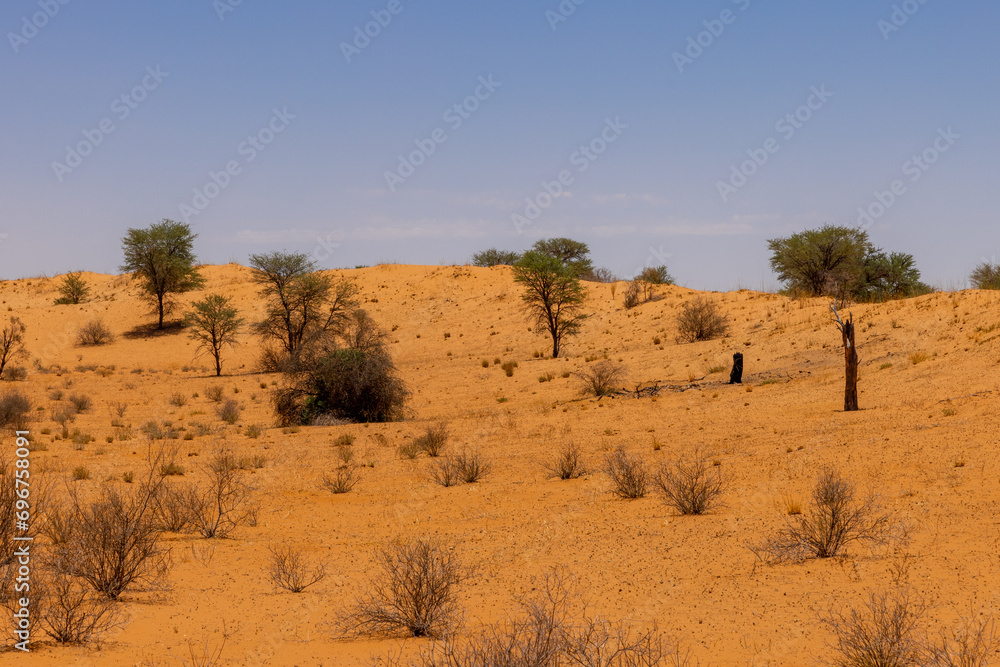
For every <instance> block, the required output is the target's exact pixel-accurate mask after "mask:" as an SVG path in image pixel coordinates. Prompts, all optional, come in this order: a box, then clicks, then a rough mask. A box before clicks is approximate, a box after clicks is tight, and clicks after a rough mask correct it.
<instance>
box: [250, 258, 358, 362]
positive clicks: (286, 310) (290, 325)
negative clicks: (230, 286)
mask: <svg viewBox="0 0 1000 667" xmlns="http://www.w3.org/2000/svg"><path fill="white" fill-rule="evenodd" d="M250 268H251V269H252V271H253V274H252V279H253V281H254V282H255V283H257V284H258V285H260V295H261V296H262V297H263V298H264V299H265V300H266V302H267V313H266V315H265V316H264V319H263V320H262V321H261V322H258V323H257V324H256V325H255V327H254V328H255V329H256V331H257V333H259V334H260V335H261V336H263V337H264V338H268V339H272V340H277V341H280V343H281V346H282V347H283V348H284V351H285V353H286V354H287V355H288V356H289V357H294V356H295V355H296V354H298V352H299V351H300V350H301V348H302V347H303V346H304V345H305V344H306V343H308V342H310V341H311V340H314V339H316V338H318V337H321V336H322V335H323V334H325V333H327V332H329V331H336V330H338V329H339V328H342V327H343V325H344V324H345V322H346V320H347V315H348V312H349V311H350V310H351V309H352V308H354V307H355V305H356V300H355V295H356V294H357V293H358V288H357V286H356V285H355V284H354V283H353V282H352V281H350V280H346V279H345V280H340V281H338V282H334V281H333V280H332V279H331V278H330V277H329V276H325V275H322V274H320V273H318V272H317V265H316V262H315V260H313V259H311V258H310V257H309V255H307V254H305V253H300V252H299V253H290V252H284V251H282V252H271V253H265V254H260V255H250Z"/></svg>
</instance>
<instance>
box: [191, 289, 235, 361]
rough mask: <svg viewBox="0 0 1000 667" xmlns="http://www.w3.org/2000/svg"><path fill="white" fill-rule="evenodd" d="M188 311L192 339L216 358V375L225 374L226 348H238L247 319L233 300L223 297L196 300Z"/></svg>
mask: <svg viewBox="0 0 1000 667" xmlns="http://www.w3.org/2000/svg"><path fill="white" fill-rule="evenodd" d="M191 306H192V307H193V308H194V310H191V311H188V312H187V313H186V314H185V316H184V319H185V322H186V323H187V325H188V326H189V327H191V328H192V330H191V334H190V336H191V338H193V339H194V340H196V341H198V348H199V349H201V350H204V351H206V352H208V353H209V354H211V355H212V358H213V359H215V374H216V376H219V375H222V348H223V347H225V346H227V345H228V346H229V347H235V346H236V344H237V341H236V336H237V335H239V332H240V329H241V328H242V327H243V318H242V317H240V316H239V311H238V310H236V308H235V307H233V305H232V299H230V298H228V297H224V296H222V295H221V294H209V295H208V296H207V297H205V298H204V299H203V300H202V301H195V302H194V303H193V304H191Z"/></svg>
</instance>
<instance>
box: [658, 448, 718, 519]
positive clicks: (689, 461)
mask: <svg viewBox="0 0 1000 667" xmlns="http://www.w3.org/2000/svg"><path fill="white" fill-rule="evenodd" d="M656 485H657V486H658V487H659V489H660V491H661V492H662V493H663V499H664V500H665V501H666V503H667V505H669V506H671V507H673V508H674V509H675V510H677V511H678V512H680V513H681V514H685V515H688V514H695V515H698V514H705V513H706V512H709V511H711V510H713V509H715V508H716V507H718V506H719V504H720V502H721V501H720V496H721V495H722V491H723V486H724V485H723V479H722V474H721V472H720V468H719V466H713V465H712V464H711V463H709V461H708V458H707V457H706V456H705V455H704V453H703V452H702V451H701V450H700V449H695V450H694V452H693V453H692V455H691V457H690V458H684V457H681V458H678V459H677V460H676V461H674V462H673V463H671V464H669V465H667V464H665V465H663V466H661V467H660V471H659V474H657V476H656Z"/></svg>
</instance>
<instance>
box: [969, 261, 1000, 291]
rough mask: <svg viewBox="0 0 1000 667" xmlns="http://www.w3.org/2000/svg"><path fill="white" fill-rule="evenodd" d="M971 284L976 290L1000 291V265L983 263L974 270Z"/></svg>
mask: <svg viewBox="0 0 1000 667" xmlns="http://www.w3.org/2000/svg"><path fill="white" fill-rule="evenodd" d="M969 282H971V283H972V286H973V287H974V288H975V289H1000V264H993V263H990V262H983V263H982V264H980V265H978V266H977V267H976V268H975V269H973V270H972V275H970V276H969Z"/></svg>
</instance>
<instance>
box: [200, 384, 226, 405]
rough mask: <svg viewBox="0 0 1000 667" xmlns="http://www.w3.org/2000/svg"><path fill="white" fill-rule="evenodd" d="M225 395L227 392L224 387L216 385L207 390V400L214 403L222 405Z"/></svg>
mask: <svg viewBox="0 0 1000 667" xmlns="http://www.w3.org/2000/svg"><path fill="white" fill-rule="evenodd" d="M225 395H226V390H225V389H223V388H222V385H218V384H215V385H212V386H211V387H209V388H208V389H206V390H205V398H207V399H208V400H210V401H212V402H213V403H221V402H222V399H223V397H224V396H225Z"/></svg>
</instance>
